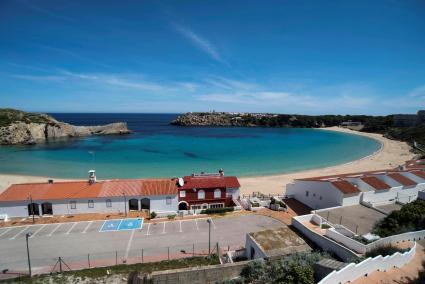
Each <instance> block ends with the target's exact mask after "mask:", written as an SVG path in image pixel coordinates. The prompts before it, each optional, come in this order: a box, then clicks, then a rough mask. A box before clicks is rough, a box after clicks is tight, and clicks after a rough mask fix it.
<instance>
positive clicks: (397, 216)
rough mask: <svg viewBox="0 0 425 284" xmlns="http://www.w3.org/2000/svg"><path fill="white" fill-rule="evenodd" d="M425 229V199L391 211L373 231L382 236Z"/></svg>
mask: <svg viewBox="0 0 425 284" xmlns="http://www.w3.org/2000/svg"><path fill="white" fill-rule="evenodd" d="M424 229H425V201H423V200H416V201H414V202H412V203H409V204H406V205H404V206H403V207H402V208H401V209H400V210H398V211H393V212H391V213H390V214H389V215H388V216H386V217H385V218H384V219H382V220H381V221H379V222H378V223H377V224H376V225H375V227H374V229H373V231H372V232H373V233H374V234H376V235H378V236H380V237H388V236H391V235H396V234H401V233H405V232H410V231H418V230H424Z"/></svg>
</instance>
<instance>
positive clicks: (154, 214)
mask: <svg viewBox="0 0 425 284" xmlns="http://www.w3.org/2000/svg"><path fill="white" fill-rule="evenodd" d="M156 216H157V214H156V212H155V211H152V212H151V219H155V218H156Z"/></svg>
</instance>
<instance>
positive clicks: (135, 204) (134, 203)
mask: <svg viewBox="0 0 425 284" xmlns="http://www.w3.org/2000/svg"><path fill="white" fill-rule="evenodd" d="M128 209H129V210H134V211H138V210H139V200H137V199H130V200H129V201H128Z"/></svg>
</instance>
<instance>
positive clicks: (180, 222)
mask: <svg viewBox="0 0 425 284" xmlns="http://www.w3.org/2000/svg"><path fill="white" fill-rule="evenodd" d="M179 224H180V231H179V233H181V232H182V221H179Z"/></svg>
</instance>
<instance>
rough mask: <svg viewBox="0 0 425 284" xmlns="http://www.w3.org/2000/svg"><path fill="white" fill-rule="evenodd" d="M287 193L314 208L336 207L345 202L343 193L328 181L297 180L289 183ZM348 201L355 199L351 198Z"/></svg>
mask: <svg viewBox="0 0 425 284" xmlns="http://www.w3.org/2000/svg"><path fill="white" fill-rule="evenodd" d="M306 191H308V192H309V193H308V196H306ZM286 194H287V195H291V196H293V197H294V198H295V199H297V200H298V201H300V202H302V203H304V204H305V205H307V206H309V207H311V208H312V209H322V208H328V207H335V206H340V205H342V204H343V194H342V193H341V192H340V191H339V190H338V189H336V188H335V187H334V186H333V185H332V184H331V183H329V182H327V181H304V180H295V181H294V183H290V184H288V185H287V187H286ZM320 198H322V199H320ZM350 199H351V198H350ZM354 199H355V198H354ZM347 202H350V203H351V202H354V201H353V200H349V201H347ZM358 202H359V201H357V203H358Z"/></svg>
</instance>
